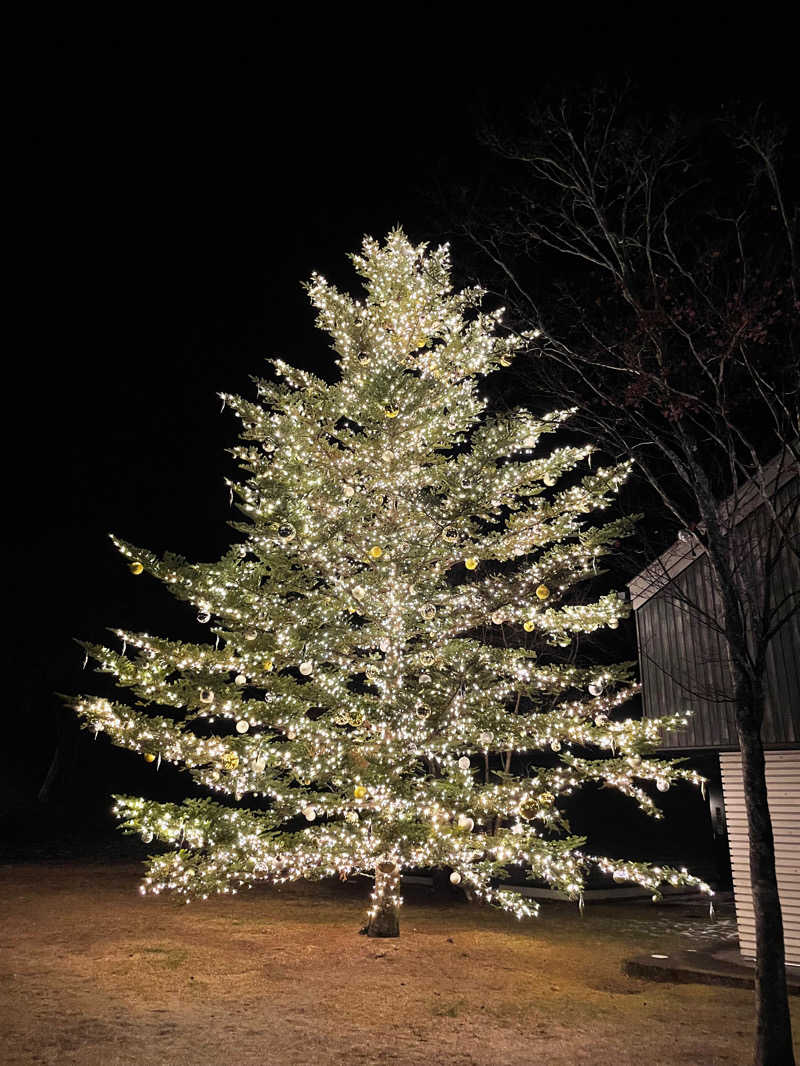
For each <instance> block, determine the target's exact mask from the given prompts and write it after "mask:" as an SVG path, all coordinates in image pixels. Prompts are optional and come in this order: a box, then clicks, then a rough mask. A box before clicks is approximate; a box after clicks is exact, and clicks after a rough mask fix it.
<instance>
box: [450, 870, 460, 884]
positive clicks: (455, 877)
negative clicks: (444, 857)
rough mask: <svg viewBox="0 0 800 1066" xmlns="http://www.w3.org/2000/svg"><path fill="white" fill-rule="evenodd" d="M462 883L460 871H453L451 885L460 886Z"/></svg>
mask: <svg viewBox="0 0 800 1066" xmlns="http://www.w3.org/2000/svg"><path fill="white" fill-rule="evenodd" d="M460 882H461V874H460V873H459V872H458V870H453V872H452V873H451V874H450V884H451V885H457V884H460Z"/></svg>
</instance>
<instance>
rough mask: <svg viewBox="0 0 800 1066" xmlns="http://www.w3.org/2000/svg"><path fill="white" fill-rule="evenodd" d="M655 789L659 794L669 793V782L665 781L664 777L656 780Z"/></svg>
mask: <svg viewBox="0 0 800 1066" xmlns="http://www.w3.org/2000/svg"><path fill="white" fill-rule="evenodd" d="M656 788H657V789H658V791H659V792H669V781H667V779H666V777H657V778H656Z"/></svg>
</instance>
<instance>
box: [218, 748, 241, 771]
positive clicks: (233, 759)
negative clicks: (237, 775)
mask: <svg viewBox="0 0 800 1066" xmlns="http://www.w3.org/2000/svg"><path fill="white" fill-rule="evenodd" d="M238 765H239V756H238V755H237V754H236V752H235V751H226V752H225V754H224V755H223V756H222V769H223V770H235V769H236V767H237V766H238Z"/></svg>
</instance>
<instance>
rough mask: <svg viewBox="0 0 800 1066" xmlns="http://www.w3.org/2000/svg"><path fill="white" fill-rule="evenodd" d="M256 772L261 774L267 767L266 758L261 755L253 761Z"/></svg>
mask: <svg viewBox="0 0 800 1066" xmlns="http://www.w3.org/2000/svg"><path fill="white" fill-rule="evenodd" d="M253 765H254V766H255V768H256V770H257V771H258V773H260V774H263V772H264V771H265V770H266V768H267V760H266V758H265V757H264V756H263V755H259V757H258V758H257V759H256V761H255V762H254V763H253Z"/></svg>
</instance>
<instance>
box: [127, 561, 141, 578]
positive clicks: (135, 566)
mask: <svg viewBox="0 0 800 1066" xmlns="http://www.w3.org/2000/svg"><path fill="white" fill-rule="evenodd" d="M128 569H129V570H130V572H131V573H132V574H134V575H136V574H141V572H142V571H143V570H144V567H143V566H142V564H141V563H130V564H129V565H128Z"/></svg>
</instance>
